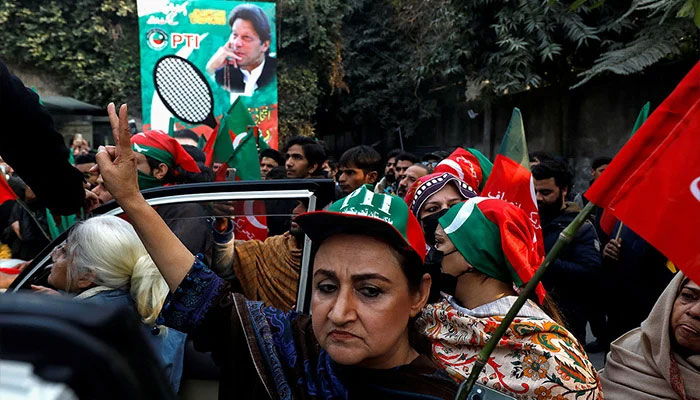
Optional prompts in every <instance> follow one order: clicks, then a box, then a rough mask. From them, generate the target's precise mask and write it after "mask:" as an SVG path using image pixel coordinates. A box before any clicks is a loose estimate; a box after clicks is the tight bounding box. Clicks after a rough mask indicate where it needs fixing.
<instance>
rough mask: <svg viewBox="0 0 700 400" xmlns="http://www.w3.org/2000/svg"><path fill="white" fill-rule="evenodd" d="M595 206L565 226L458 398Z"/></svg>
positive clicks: (463, 398) (459, 395)
mask: <svg viewBox="0 0 700 400" xmlns="http://www.w3.org/2000/svg"><path fill="white" fill-rule="evenodd" d="M594 207H595V205H594V204H593V203H592V202H590V201H589V202H588V204H586V206H585V207H584V208H583V210H581V212H579V213H578V215H577V216H576V218H574V220H573V221H571V223H570V224H569V226H567V227H566V228H564V230H563V231H562V232H561V233H560V234H559V238H558V239H557V241H556V243H554V246H553V247H552V249H551V250H549V253H547V256H546V257H545V259H544V261H543V262H542V265H541V266H540V267H539V268H538V269H537V271H536V272H535V275H533V277H532V279H530V281H529V282H528V283H527V285H525V288H523V290H522V291H521V292H520V295H519V296H518V298H517V299H516V300H515V303H513V306H512V307H511V308H510V310H508V313H507V314H506V316H505V317H504V318H503V321H501V324H500V325H498V328H496V331H495V332H494V333H493V335H492V336H491V338H490V339H489V341H488V342H487V343H486V346H484V348H483V349H481V351H480V352H479V354H478V355H477V358H476V362H475V363H474V367H473V368H472V371H471V373H470V374H469V377H468V378H467V379H466V380H465V381H464V382H463V383H462V384H461V385H460V386H459V391H458V392H457V397H456V399H457V400H466V399H467V395H469V392H471V390H472V388H473V387H474V384H475V383H476V381H477V379H478V378H479V374H480V373H481V370H482V369H483V368H484V366H486V363H487V362H488V360H489V357H490V356H491V353H492V352H493V350H494V349H495V348H496V345H497V344H498V342H499V341H500V340H501V337H503V335H504V334H505V333H506V330H507V329H508V328H509V327H510V324H511V323H512V322H513V320H514V319H515V317H516V316H517V315H518V312H519V311H520V309H521V308H522V306H523V305H524V304H525V302H526V301H527V299H528V298H529V297H530V295H532V293H533V292H534V291H535V287H536V286H537V284H538V283H539V282H540V280H541V279H542V276H543V275H544V274H545V272H547V268H548V267H549V265H550V264H551V263H552V261H554V259H556V258H557V256H558V255H559V252H560V251H561V250H562V249H563V248H564V247H565V246H567V245H568V244H569V243H571V241H572V240H573V238H574V236H576V233H577V232H578V230H579V229H580V228H581V225H583V222H584V221H585V220H586V218H588V216H589V215H591V213H592V212H593V208H594Z"/></svg>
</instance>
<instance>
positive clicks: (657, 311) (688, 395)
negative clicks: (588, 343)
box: [600, 272, 700, 400]
mask: <svg viewBox="0 0 700 400" xmlns="http://www.w3.org/2000/svg"><path fill="white" fill-rule="evenodd" d="M600 379H601V382H602V383H603V389H604V390H605V396H606V397H607V398H608V399H613V400H616V399H635V400H647V399H648V400H651V399H682V400H690V399H698V398H700V286H699V285H698V284H697V283H696V282H693V281H691V280H690V279H688V277H686V276H685V275H684V274H683V273H681V272H679V273H678V274H676V276H675V277H674V278H673V280H671V283H669V285H668V286H667V287H666V290H664V292H663V293H662V294H661V296H660V297H659V299H658V300H657V302H656V304H655V305H654V308H653V309H652V310H651V312H650V313H649V317H648V318H647V319H646V320H644V321H643V322H642V325H641V326H640V327H639V328H636V329H633V330H631V331H630V332H627V333H626V334H624V335H622V336H621V337H620V338H618V339H617V340H615V341H614V342H612V344H611V345H610V352H609V353H608V357H607V363H606V364H605V369H604V370H603V372H601V375H600Z"/></svg>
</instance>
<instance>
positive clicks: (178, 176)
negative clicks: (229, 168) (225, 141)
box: [146, 145, 214, 185]
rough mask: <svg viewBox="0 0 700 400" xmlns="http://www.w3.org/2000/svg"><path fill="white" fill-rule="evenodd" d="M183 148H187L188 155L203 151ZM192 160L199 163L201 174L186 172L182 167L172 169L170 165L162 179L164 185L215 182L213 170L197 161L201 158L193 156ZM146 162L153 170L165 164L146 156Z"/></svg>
mask: <svg viewBox="0 0 700 400" xmlns="http://www.w3.org/2000/svg"><path fill="white" fill-rule="evenodd" d="M182 147H183V148H185V150H186V151H187V152H188V153H190V151H192V152H193V153H194V150H197V151H199V152H201V150H199V149H198V148H196V147H194V146H186V145H185V146H182ZM187 147H191V148H192V149H194V150H192V149H187ZM195 154H196V153H195ZM202 154H203V153H202ZM190 155H192V154H191V153H190ZM192 158H194V159H195V162H196V163H197V167H199V170H200V171H201V172H190V171H185V170H184V169H182V167H180V166H175V167H171V166H169V165H168V172H166V173H165V176H164V177H163V179H162V181H163V183H164V184H167V183H169V184H175V185H179V184H182V183H202V182H213V181H214V171H212V169H211V168H209V167H207V166H206V165H205V164H204V162H202V161H199V160H197V158H199V157H195V156H194V155H193V156H192ZM146 161H148V166H149V167H151V170H154V169H156V168H158V166H159V165H160V164H165V163H163V162H162V161H158V160H156V159H155V158H151V157H149V156H146Z"/></svg>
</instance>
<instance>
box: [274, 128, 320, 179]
mask: <svg viewBox="0 0 700 400" xmlns="http://www.w3.org/2000/svg"><path fill="white" fill-rule="evenodd" d="M294 145H299V146H301V149H302V150H303V151H304V157H306V159H307V160H308V161H309V167H311V166H313V165H316V169H315V170H314V172H313V173H312V175H315V176H318V175H320V174H321V173H322V171H323V170H322V169H321V166H322V165H323V162H324V161H326V152H325V151H324V150H323V146H321V145H320V144H318V143H317V142H316V141H315V140H314V139H312V138H310V137H308V136H294V137H293V138H291V139H289V140H288V141H287V144H286V146H285V147H284V152H285V153H286V152H287V151H289V148H290V147H292V146H294Z"/></svg>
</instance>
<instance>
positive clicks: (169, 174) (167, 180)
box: [144, 154, 177, 184]
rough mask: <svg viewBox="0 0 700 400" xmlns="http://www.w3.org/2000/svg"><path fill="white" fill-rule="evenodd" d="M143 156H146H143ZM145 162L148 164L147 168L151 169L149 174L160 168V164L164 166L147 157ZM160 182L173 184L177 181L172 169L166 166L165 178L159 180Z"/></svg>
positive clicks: (160, 162)
mask: <svg viewBox="0 0 700 400" xmlns="http://www.w3.org/2000/svg"><path fill="white" fill-rule="evenodd" d="M144 156H146V155H145V154H144ZM146 161H147V162H148V166H149V167H150V168H151V173H153V170H154V169H157V168H158V167H159V166H160V164H165V163H164V162H162V161H158V160H156V159H155V158H151V157H149V156H146ZM166 165H167V164H166ZM161 181H163V183H164V184H165V183H175V182H176V181H177V177H176V176H175V169H174V167H171V166H169V165H168V172H166V173H165V176H164V177H163V179H161Z"/></svg>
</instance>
